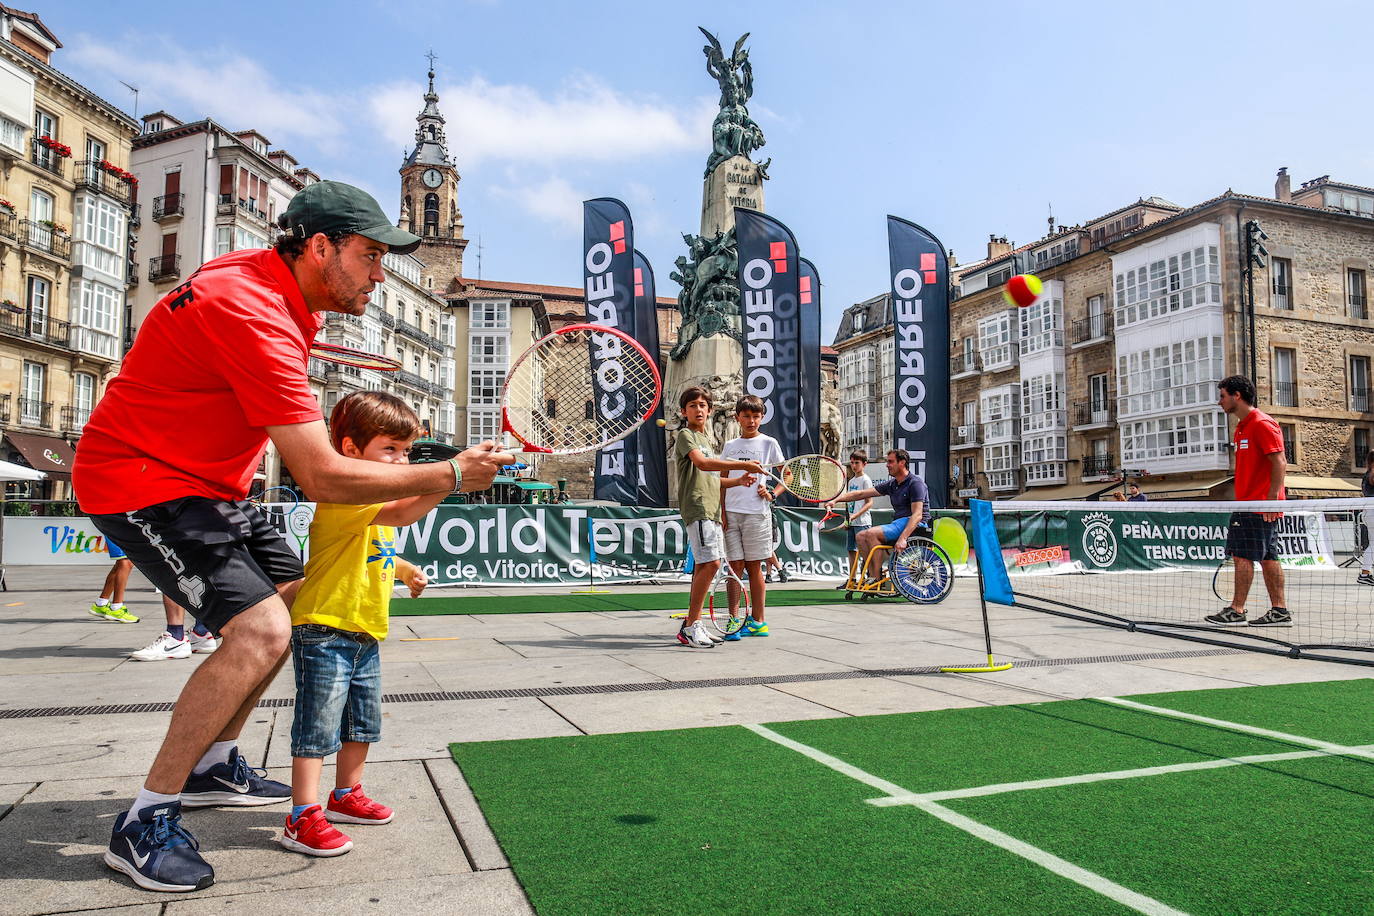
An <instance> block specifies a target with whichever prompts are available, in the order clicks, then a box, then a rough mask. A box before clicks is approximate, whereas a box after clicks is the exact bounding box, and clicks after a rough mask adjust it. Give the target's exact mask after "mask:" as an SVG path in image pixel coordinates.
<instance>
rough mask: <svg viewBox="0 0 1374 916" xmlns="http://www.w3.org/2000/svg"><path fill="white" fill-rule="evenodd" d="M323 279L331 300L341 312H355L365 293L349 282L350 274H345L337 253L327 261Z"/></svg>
mask: <svg viewBox="0 0 1374 916" xmlns="http://www.w3.org/2000/svg"><path fill="white" fill-rule="evenodd" d="M323 277H324V288H325V291H326V292H328V293H329V298H330V299H331V300H333V302H334V304H335V305H336V306H338V307H339V309H340V311H346V312H351V311H353V306H354V303H355V302H356V301H357V299H358V297H359V295H361V294H362V293H363V292H364V291H363V290H360V289H358V288H357V287H356V286H354V285H353V284H352V282H351V281H349V279H348V274H346V273H345V272H344V269H343V265H342V264H340V263H339V255H338V254H337V253H335V255H334V256H333V257H332V258H329V259H328V260H326V261H325V264H324V270H323Z"/></svg>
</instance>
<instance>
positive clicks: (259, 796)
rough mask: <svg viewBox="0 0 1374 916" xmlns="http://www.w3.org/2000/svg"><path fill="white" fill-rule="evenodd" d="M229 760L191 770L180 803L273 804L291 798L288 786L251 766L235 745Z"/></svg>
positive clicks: (202, 804) (233, 805) (193, 805)
mask: <svg viewBox="0 0 1374 916" xmlns="http://www.w3.org/2000/svg"><path fill="white" fill-rule="evenodd" d="M229 760H230V761H231V762H230V763H217V764H215V765H214V766H212V767H210V769H208V770H206V771H205V772H204V773H192V774H191V775H190V776H189V777H188V778H187V780H186V785H185V786H184V787H183V788H182V790H181V803H182V804H183V805H185V806H186V807H188V808H204V807H207V806H209V805H225V806H232V807H248V806H252V805H272V804H276V803H277V802H283V801H286V800H287V799H288V798H290V797H291V787H290V786H288V785H286V784H285V783H280V782H277V781H276V780H274V779H268V778H267V771H266V770H263V769H259V768H257V767H250V766H249V765H248V761H247V760H245V759H244V758H243V755H242V754H240V753H239V749H238V748H234V749H233V750H232V751H230V752H229Z"/></svg>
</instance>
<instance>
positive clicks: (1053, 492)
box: [1008, 480, 1121, 502]
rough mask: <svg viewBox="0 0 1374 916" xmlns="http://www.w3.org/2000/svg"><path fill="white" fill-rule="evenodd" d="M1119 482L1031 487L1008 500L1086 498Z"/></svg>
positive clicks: (1036, 500) (1028, 500) (1032, 500)
mask: <svg viewBox="0 0 1374 916" xmlns="http://www.w3.org/2000/svg"><path fill="white" fill-rule="evenodd" d="M1119 486H1121V484H1119V483H1112V482H1111V481H1110V480H1104V481H1100V482H1098V483H1071V484H1068V485H1067V486H1062V487H1031V488H1030V489H1029V490H1027V491H1026V492H1024V493H1020V494H1018V495H1016V496H1013V497H1012V498H1011V500H1008V502H1011V501H1015V500H1018V499H1019V500H1021V501H1022V502H1043V501H1050V500H1060V499H1087V498H1088V497H1089V496H1092V495H1093V494H1094V493H1102V492H1104V491H1108V490H1111V489H1112V488H1113V487H1119Z"/></svg>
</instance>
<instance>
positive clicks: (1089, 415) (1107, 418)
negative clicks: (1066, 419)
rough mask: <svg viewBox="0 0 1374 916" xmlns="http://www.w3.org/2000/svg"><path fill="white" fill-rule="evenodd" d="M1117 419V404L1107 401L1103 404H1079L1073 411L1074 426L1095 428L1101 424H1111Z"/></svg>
mask: <svg viewBox="0 0 1374 916" xmlns="http://www.w3.org/2000/svg"><path fill="white" fill-rule="evenodd" d="M1114 419H1116V402H1114V401H1107V402H1105V403H1101V404H1091V403H1089V404H1079V405H1077V406H1076V407H1074V409H1073V425H1074V426H1094V425H1096V424H1099V423H1110V422H1112V421H1113V420H1114Z"/></svg>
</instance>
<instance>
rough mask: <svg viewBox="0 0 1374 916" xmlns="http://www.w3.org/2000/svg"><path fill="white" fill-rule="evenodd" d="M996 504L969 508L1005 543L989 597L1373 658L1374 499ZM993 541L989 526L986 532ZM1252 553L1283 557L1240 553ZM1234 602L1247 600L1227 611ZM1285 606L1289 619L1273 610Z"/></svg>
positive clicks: (1329, 655)
mask: <svg viewBox="0 0 1374 916" xmlns="http://www.w3.org/2000/svg"><path fill="white" fill-rule="evenodd" d="M991 509H992V511H991V513H990V514H988V513H980V512H978V511H975V512H974V513H973V524H974V529H975V530H974V540H975V543H976V542H978V540H979V534H980V531H979V529H980V528H986V527H987V526H988V525H989V524H990V525H991V527H992V530H993V533H994V534H995V543H996V544H997V545H998V547H999V548H1000V552H1001V559H1002V563H1001V567H1000V569H998V568H995V564H994V563H992V562H987V561H984V562H986V567H985V569H984V583H985V596H986V597H987V598H988V600H991V601H997V602H1000V603H1006V604H1015V605H1016V606H1018V607H1025V608H1028V609H1032V610H1038V611H1044V612H1046V613H1050V614H1057V615H1060V616H1065V617H1072V618H1075V619H1079V620H1091V621H1094V622H1098V623H1103V624H1106V625H1109V626H1116V627H1122V628H1125V629H1129V630H1136V631H1142V632H1150V633H1156V634H1162V635H1168V636H1175V637H1179V638H1183V639H1191V640H1196V641H1199V642H1207V643H1214V644H1217V645H1226V646H1235V647H1240V648H1246V649H1254V650H1256V651H1261V652H1271V653H1276V654H1282V655H1288V656H1293V657H1303V658H1320V659H1325V660H1330V661H1343V662H1352V663H1355V664H1365V665H1374V579H1371V580H1370V583H1371V584H1363V582H1361V578H1365V577H1362V576H1361V575H1360V573H1361V568H1362V567H1363V568H1364V569H1369V568H1370V563H1371V560H1374V557H1371V556H1370V550H1369V547H1368V544H1369V530H1370V527H1371V525H1374V499H1318V500H1292V501H1285V502H1133V503H1132V502H1128V503H1120V502H1116V503H1088V502H1043V503H1036V502H1026V503H993V504H992V506H991ZM989 518H990V519H991V521H990V522H988V521H987V519H989ZM1266 518H1272V519H1273V521H1272V523H1269V524H1265V522H1264V520H1265V519H1266ZM980 519H981V520H980ZM992 543H994V541H992V540H990V539H989V538H988V537H987V536H986V534H985V535H984V540H983V544H986V545H991V544H992ZM989 549H992V548H991V547H990V546H989ZM1245 556H1249V557H1250V558H1251V559H1253V560H1265V559H1266V558H1269V559H1274V560H1275V561H1276V562H1255V563H1253V564H1250V563H1245V562H1237V559H1236V558H1237V557H1245ZM981 560H982V557H981V554H980V561H981ZM1247 569H1248V570H1250V571H1251V572H1252V581H1251V582H1250V585H1249V589H1248V595H1246V596H1245V599H1244V600H1243V601H1241V602H1236V601H1235V600H1234V599H1235V597H1236V594H1237V593H1236V592H1235V587H1236V584H1237V583H1236V580H1237V577H1238V576H1239V577H1240V578H1241V579H1242V580H1244V579H1245V578H1246V572H1247ZM1002 570H1005V573H1006V575H1005V576H1003V575H1001V572H1002ZM1271 587H1272V590H1271ZM1279 596H1281V600H1280V597H1279ZM1232 605H1235V606H1236V607H1237V608H1239V611H1237V612H1232V613H1230V614H1227V613H1226V612H1225V609H1226V608H1228V607H1231V606H1232ZM1280 606H1281V607H1284V608H1286V610H1287V612H1288V619H1287V620H1285V619H1284V615H1283V614H1282V613H1279V612H1275V611H1272V610H1271V608H1274V607H1280ZM1240 612H1243V616H1241V613H1240Z"/></svg>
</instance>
